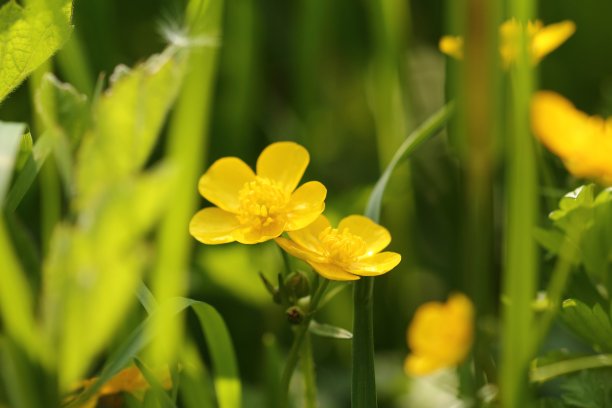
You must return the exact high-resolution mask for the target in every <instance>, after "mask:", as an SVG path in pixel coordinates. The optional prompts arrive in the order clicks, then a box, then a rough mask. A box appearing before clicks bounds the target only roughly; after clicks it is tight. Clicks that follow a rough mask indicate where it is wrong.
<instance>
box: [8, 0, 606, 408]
mask: <svg viewBox="0 0 612 408" xmlns="http://www.w3.org/2000/svg"><path fill="white" fill-rule="evenodd" d="M449 1H453V0H449ZM3 3H5V2H2V4H3ZM446 6H447V5H446V3H445V2H443V1H441V0H432V1H423V0H420V1H419V0H417V1H412V2H410V1H406V0H405V1H402V0H384V1H383V0H358V1H353V0H334V1H329V0H290V1H272V0H228V1H226V5H225V17H224V30H223V37H222V39H221V43H222V47H221V51H220V59H219V70H218V77H217V81H216V87H215V93H214V101H213V104H212V106H213V111H212V127H211V137H210V143H209V146H208V150H207V152H206V156H207V161H208V163H211V162H212V161H213V160H215V159H216V158H219V157H222V156H239V157H241V158H243V159H244V160H245V161H246V162H247V163H249V164H251V165H254V163H255V160H256V158H257V156H258V154H259V152H260V151H261V150H262V149H263V148H264V147H265V146H266V145H268V144H269V143H271V142H273V141H277V140H294V141H297V142H299V143H301V144H302V145H304V146H305V147H306V148H307V149H308V150H309V152H310V154H311V164H310V166H309V168H308V170H307V173H306V176H305V178H304V180H319V181H321V182H323V183H324V184H325V185H326V186H327V188H328V199H327V210H326V211H327V214H328V215H329V216H330V217H331V218H334V219H336V220H338V219H340V218H341V217H343V216H345V215H348V214H352V213H362V212H363V209H364V207H365V202H366V199H367V196H368V193H369V191H370V190H371V188H372V186H373V183H374V182H375V181H376V180H377V179H378V177H379V175H380V173H381V169H382V168H384V166H385V165H386V164H387V162H388V161H389V159H390V157H391V155H392V154H393V152H394V151H395V149H396V148H397V147H398V146H399V144H400V143H401V141H402V140H403V138H404V137H406V136H407V135H408V133H409V131H410V130H412V129H413V128H415V127H416V126H417V125H418V124H420V123H421V122H422V121H423V120H425V119H426V118H427V117H428V116H429V115H430V114H432V113H433V112H435V111H436V110H437V109H438V108H440V107H441V106H442V105H443V104H444V102H445V72H446V62H445V61H446V60H445V58H444V56H443V55H442V54H441V53H440V52H439V51H438V50H437V42H438V40H439V38H440V37H441V36H442V35H443V34H445V33H447V30H446V29H445V26H446V23H445V22H446V21H448V20H450V19H452V16H449V15H446V14H445V12H444V10H445V8H446ZM183 9H184V5H183V4H182V3H181V2H180V1H171V0H131V1H119V0H112V1H111V0H104V1H85V0H78V1H76V3H75V14H74V26H75V32H74V35H73V38H72V39H71V44H70V45H69V47H67V48H65V49H64V50H62V51H61V52H60V55H59V56H58V57H57V58H56V59H55V72H56V73H57V75H58V76H59V77H60V78H61V79H64V80H66V79H67V78H68V77H69V75H67V71H68V70H69V69H70V55H69V54H68V53H69V49H70V47H75V46H80V47H82V49H83V52H84V54H85V56H86V57H87V65H88V66H87V72H84V75H83V76H82V80H81V81H80V82H81V83H77V84H75V85H76V87H77V88H78V89H79V90H81V91H82V92H85V93H87V94H89V95H91V94H92V92H93V84H95V82H96V81H97V78H98V77H99V75H101V74H105V75H106V76H108V75H110V74H111V73H112V72H113V69H114V67H115V66H116V65H119V64H125V65H128V66H131V65H134V64H135V63H137V62H139V61H143V60H144V59H146V58H147V57H148V56H149V55H151V54H153V53H155V52H158V51H160V50H161V49H162V48H163V45H164V38H163V36H162V35H161V28H162V27H175V26H179V25H180V24H179V23H180V21H181V10H183ZM447 9H448V8H447ZM539 15H540V17H541V19H542V20H543V22H544V23H545V24H546V23H552V22H557V21H561V20H565V19H571V20H573V21H575V23H576V25H577V31H576V34H575V35H574V36H573V37H572V38H570V40H569V41H568V42H567V43H566V44H564V45H563V46H561V47H560V49H559V50H557V51H555V52H554V53H552V54H551V55H550V56H548V57H547V58H546V59H545V60H544V61H543V62H542V63H541V65H540V75H539V78H540V86H541V88H545V89H552V90H555V91H558V92H560V93H562V94H563V95H565V96H566V97H568V98H569V99H570V100H572V101H573V102H574V103H575V104H576V105H577V106H578V107H579V108H581V109H583V110H586V111H587V112H589V113H599V114H603V115H609V114H612V53H610V52H609V45H610V39H612V25H610V22H609V16H610V15H612V3H610V2H609V1H604V0H583V1H581V2H576V1H570V0H542V1H541V2H540V12H539ZM62 60H63V61H64V62H62ZM29 98H30V96H29V91H28V89H27V84H24V85H22V86H21V87H20V88H19V89H18V90H17V91H16V92H14V93H13V94H12V95H11V96H10V97H9V98H8V99H7V100H6V101H5V102H4V103H3V104H2V105H1V106H0V118H1V119H2V120H6V121H21V122H27V123H33V119H32V110H31V106H30V99H29ZM162 143H163V141H162V142H160V148H159V149H158V155H159V154H161V146H162ZM547 162H548V163H549V164H550V165H551V167H552V168H553V169H554V171H555V172H554V175H555V178H554V181H555V183H556V184H555V185H552V186H545V187H546V189H542V194H543V195H552V196H554V197H558V196H560V195H561V194H562V193H564V192H565V191H567V187H566V186H568V185H570V186H571V185H573V184H575V181H573V180H571V179H568V176H567V175H566V173H565V172H564V170H563V168H562V166H561V165H560V162H559V161H558V160H557V159H555V158H554V157H552V156H550V155H547ZM203 170H204V169H203ZM461 174H462V172H461V164H460V162H459V160H458V159H457V155H456V148H455V146H453V144H452V143H449V142H448V140H447V138H446V135H440V136H438V137H436V138H434V139H433V140H431V141H429V142H428V143H426V144H425V145H424V146H423V147H422V148H420V149H419V150H418V152H417V154H415V156H414V158H413V159H412V160H411V161H410V162H409V163H404V164H403V165H402V167H401V168H400V169H398V171H397V172H396V173H395V175H394V176H393V179H392V184H391V185H390V187H389V189H388V190H387V195H386V200H385V205H384V207H383V218H382V223H383V225H385V226H386V227H387V228H389V230H390V231H391V234H392V236H393V242H392V244H391V247H390V249H391V250H393V251H397V252H399V253H401V254H402V256H403V260H402V263H401V264H400V265H399V267H397V268H396V269H395V270H394V271H392V272H391V273H389V274H388V275H385V276H382V277H380V278H377V280H376V303H375V342H376V347H377V350H378V354H377V358H378V359H379V361H378V367H377V368H378V369H380V372H379V373H378V384H379V390H380V391H379V393H380V400H381V406H395V404H398V403H400V401H401V400H402V395H403V393H404V392H405V390H406V387H407V381H408V380H407V379H406V377H405V376H404V374H403V372H402V364H403V359H404V357H405V355H406V353H407V346H406V340H405V330H406V327H407V325H408V323H409V321H410V318H411V316H412V314H413V312H414V310H415V308H416V307H417V306H418V305H420V304H421V303H423V302H424V301H427V300H431V299H444V298H445V297H446V295H447V294H448V292H449V291H451V290H454V289H458V288H461V285H462V284H461V283H460V282H461V277H460V275H461V273H462V272H461V270H460V269H461V268H460V266H459V265H460V264H461V262H462V261H461V260H462V257H464V256H466V254H462V248H463V243H462V239H463V238H464V236H463V234H462V206H461V202H463V200H464V199H465V198H464V197H463V194H465V193H464V189H463V186H462V179H461ZM193 193H194V195H195V194H197V190H196V186H194V189H193ZM203 205H204V203H203ZM497 210H498V209H496V210H495V211H497ZM550 210H552V209H551V208H543V209H542V219H544V218H545V216H546V214H547V212H548V211H550ZM39 213H40V208H39V193H38V191H37V190H36V189H33V190H32V191H31V192H30V193H29V195H28V196H27V197H26V199H25V201H24V203H23V204H22V206H21V207H20V208H19V213H18V216H19V218H20V219H21V221H22V222H23V223H24V224H25V225H26V226H27V227H28V229H29V231H31V233H32V234H33V236H34V237H38V236H39V234H40V231H39V230H38V228H39V227H38V226H39V224H40V223H39V222H38V220H39V218H38V217H39ZM497 218H499V217H497ZM494 227H495V228H496V229H498V227H499V226H498V225H496V226H494ZM185 234H187V226H185ZM37 239H38V238H37ZM194 245H196V243H195V241H194ZM495 246H496V248H495V259H494V262H493V269H492V270H491V274H492V276H494V277H497V276H499V274H500V271H499V268H500V262H501V261H500V252H501V251H500V249H499V245H498V244H495ZM467 256H469V254H467ZM24 263H25V262H24ZM545 265H547V264H545ZM298 266H299V265H298ZM281 267H282V258H281V255H280V252H279V251H278V249H277V248H276V247H274V245H272V244H263V245H258V246H253V247H245V246H239V245H224V246H220V247H209V246H202V245H197V250H196V255H195V256H194V259H193V268H192V274H191V284H190V296H191V297H194V298H196V299H202V300H205V301H206V302H208V303H210V304H212V305H213V306H215V307H216V308H217V309H218V311H219V312H220V313H221V314H222V315H223V317H224V318H225V320H226V322H227V324H228V326H229V328H230V332H231V334H232V338H233V340H234V343H235V347H236V351H237V354H238V359H239V365H240V370H241V373H242V377H243V381H244V382H245V387H246V388H247V390H246V391H247V394H249V393H251V392H252V393H253V395H254V397H253V398H254V399H250V401H251V402H252V403H253V404H254V405H253V406H257V401H258V399H257V398H260V397H261V384H262V381H263V377H264V370H263V369H262V367H263V365H264V359H265V353H264V347H263V343H262V337H263V336H264V334H265V333H274V334H276V335H277V336H278V337H279V343H280V345H281V347H282V349H286V348H287V347H288V344H289V342H290V334H291V333H290V330H289V327H288V325H287V324H286V322H285V317H284V312H283V310H282V309H281V308H279V307H277V306H276V305H275V304H273V303H272V301H271V299H270V298H269V297H268V295H267V293H266V292H265V290H264V288H263V285H262V284H261V282H260V280H259V277H258V272H262V273H264V274H265V275H266V276H268V277H269V278H270V279H274V277H275V276H276V274H277V273H278V272H279V270H280V268H281ZM28 272H29V273H30V274H31V277H32V279H33V280H34V281H35V280H36V271H34V270H31V269H30V270H28ZM495 279H497V278H495ZM497 280H498V279H497ZM498 283H499V282H496V285H498ZM474 285H478V282H474ZM134 313H135V314H136V313H137V312H136V311H134ZM351 313H352V305H351V297H350V290H345V291H344V292H342V294H341V295H340V296H338V297H337V298H336V299H335V300H334V301H333V302H332V303H330V304H329V305H328V306H327V307H326V308H325V309H324V310H323V313H322V316H321V317H320V319H319V320H321V321H324V322H326V323H330V324H334V325H338V326H340V327H344V328H347V329H350V327H351ZM315 341H316V343H315V348H314V349H315V360H316V363H317V366H318V384H319V386H320V395H321V396H320V398H321V404H322V405H321V406H324V407H325V406H347V405H348V401H349V395H350V390H349V388H350V370H349V366H350V347H349V346H350V345H349V343H348V342H343V341H342V340H330V339H316V340H315ZM247 401H249V398H248V397H247Z"/></svg>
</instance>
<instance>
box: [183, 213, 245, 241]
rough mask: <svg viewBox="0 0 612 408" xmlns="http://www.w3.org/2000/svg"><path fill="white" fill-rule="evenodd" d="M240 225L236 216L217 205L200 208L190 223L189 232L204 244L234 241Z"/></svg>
mask: <svg viewBox="0 0 612 408" xmlns="http://www.w3.org/2000/svg"><path fill="white" fill-rule="evenodd" d="M239 227H240V223H239V222H238V219H237V218H236V216H235V215H234V214H232V213H230V212H227V211H224V210H222V209H220V208H217V207H208V208H204V209H203V210H200V211H198V212H197V213H196V215H194V216H193V218H192V219H191V222H190V223H189V233H190V234H191V235H192V236H193V237H194V238H195V239H197V240H198V241H200V242H202V243H204V244H225V243H227V242H233V241H235V240H236V239H235V238H234V232H235V231H236V230H237V229H238V228H239Z"/></svg>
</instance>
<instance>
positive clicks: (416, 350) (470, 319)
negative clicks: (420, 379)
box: [404, 294, 474, 375]
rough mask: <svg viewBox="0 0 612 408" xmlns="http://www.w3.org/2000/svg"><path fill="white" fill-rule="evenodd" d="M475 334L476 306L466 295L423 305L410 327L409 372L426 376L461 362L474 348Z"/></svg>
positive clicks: (455, 295)
mask: <svg viewBox="0 0 612 408" xmlns="http://www.w3.org/2000/svg"><path fill="white" fill-rule="evenodd" d="M473 331H474V307H473V306H472V302H471V301H470V300H469V299H468V298H467V297H466V296H465V295H462V294H454V295H451V296H450V297H449V299H448V301H447V302H446V303H440V302H428V303H425V304H423V305H421V306H420V307H419V308H418V309H417V311H416V313H415V315H414V318H413V319H412V323H410V327H408V336H407V337H408V347H410V351H411V354H410V355H409V356H408V357H407V358H406V362H405V364H404V369H405V371H406V373H407V374H409V375H426V374H429V373H432V372H434V371H436V370H438V369H440V368H444V367H452V366H456V365H457V364H459V363H461V362H462V361H463V360H465V358H466V357H467V355H468V353H469V351H470V348H471V346H472V340H473Z"/></svg>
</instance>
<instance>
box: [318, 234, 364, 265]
mask: <svg viewBox="0 0 612 408" xmlns="http://www.w3.org/2000/svg"><path fill="white" fill-rule="evenodd" d="M319 241H320V242H321V245H322V246H323V250H324V252H325V255H326V256H327V257H328V258H330V259H331V260H333V261H334V262H336V263H338V264H340V265H347V264H350V263H352V262H354V261H355V260H356V259H357V258H358V257H359V256H361V255H363V253H364V252H365V249H366V243H365V241H364V240H363V238H361V237H360V236H357V235H354V234H352V233H351V232H350V231H349V230H348V228H344V229H342V231H339V230H338V229H335V228H331V227H327V228H326V229H324V230H323V231H321V233H320V234H319Z"/></svg>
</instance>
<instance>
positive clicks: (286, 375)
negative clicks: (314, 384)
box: [280, 279, 329, 407]
mask: <svg viewBox="0 0 612 408" xmlns="http://www.w3.org/2000/svg"><path fill="white" fill-rule="evenodd" d="M327 285H329V280H327V279H323V282H322V283H321V284H320V285H319V287H318V288H317V289H316V290H315V293H314V294H313V295H312V299H311V300H310V309H309V311H308V313H306V315H305V316H304V320H303V321H302V323H300V325H299V326H298V328H297V330H296V333H295V337H294V338H293V344H292V345H291V349H290V350H289V355H288V356H287V362H286V363H285V368H284V369H283V374H282V376H281V398H280V400H281V406H283V407H287V406H289V405H288V402H289V383H290V382H291V377H292V376H293V371H294V370H295V366H296V365H297V362H298V360H299V358H300V350H301V349H302V344H303V343H304V339H305V337H306V336H307V334H308V327H309V326H310V321H311V320H312V317H313V315H314V314H315V312H316V311H317V306H318V305H319V302H320V301H321V298H322V297H323V294H324V293H325V290H326V289H327Z"/></svg>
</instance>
